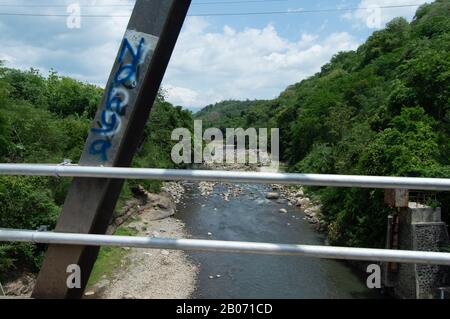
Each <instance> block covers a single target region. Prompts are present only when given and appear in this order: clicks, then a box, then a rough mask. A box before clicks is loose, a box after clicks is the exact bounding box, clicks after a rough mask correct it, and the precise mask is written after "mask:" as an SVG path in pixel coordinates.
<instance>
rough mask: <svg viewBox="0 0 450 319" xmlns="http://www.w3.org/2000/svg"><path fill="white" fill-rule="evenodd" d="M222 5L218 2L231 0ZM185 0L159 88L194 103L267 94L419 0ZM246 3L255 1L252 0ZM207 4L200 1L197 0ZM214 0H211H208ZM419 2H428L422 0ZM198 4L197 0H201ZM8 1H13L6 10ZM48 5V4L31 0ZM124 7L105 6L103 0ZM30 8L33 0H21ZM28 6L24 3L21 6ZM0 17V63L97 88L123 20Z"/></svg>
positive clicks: (124, 1)
mask: <svg viewBox="0 0 450 319" xmlns="http://www.w3.org/2000/svg"><path fill="white" fill-rule="evenodd" d="M237 1H240V2H241V3H227V4H224V3H222V2H237ZM245 1H252V0H193V4H192V6H191V9H190V11H189V14H190V15H191V16H190V17H188V18H187V20H186V22H185V25H184V27H183V30H182V33H181V35H180V38H179V41H178V43H177V46H176V48H175V52H174V54H173V57H172V60H171V62H170V64H169V67H168V70H167V73H166V76H165V78H164V81H163V87H164V89H165V91H166V96H167V98H168V100H169V101H170V102H172V103H174V104H177V105H182V106H184V107H186V108H190V109H193V110H195V109H198V108H200V107H202V106H205V105H207V104H210V103H215V102H218V101H221V100H225V99H270V98H274V97H276V96H277V95H278V94H279V93H280V92H281V91H283V90H284V89H285V88H286V87H287V86H288V85H290V84H293V83H296V82H298V81H300V80H302V79H304V78H306V77H308V76H310V75H312V74H314V73H315V72H317V71H319V70H320V67H321V66H322V65H323V64H324V63H326V62H327V61H329V59H330V58H331V57H332V56H333V55H334V54H336V53H337V52H339V51H343V50H352V49H356V48H357V47H358V45H360V44H361V43H363V42H364V41H365V39H367V37H368V36H369V35H370V34H371V33H372V32H374V31H376V30H377V29H379V28H382V27H383V26H384V25H385V23H386V22H388V21H390V20H391V19H392V18H394V17H396V16H404V17H405V18H407V19H408V20H410V19H411V18H412V17H413V15H414V12H415V10H416V9H417V8H416V7H397V8H382V7H386V6H398V5H411V4H422V3H425V2H426V1H425V0H338V1H321V0H317V1H312V0H278V1H277V0H272V1H261V0H259V2H245ZM253 1H255V0H253ZM206 2H208V3H209V4H204V3H206ZM212 2H221V3H220V4H211V3H212ZM428 2H429V1H428ZM74 3H79V5H80V8H81V13H82V14H84V15H86V14H87V15H89V14H100V13H101V14H108V15H109V14H111V15H128V14H129V13H130V12H131V8H132V6H127V5H128V4H132V3H133V1H131V0H111V1H106V0H80V1H75V0H66V1H61V0H59V1H56V0H15V1H12V0H0V13H2V12H7V13H12V12H14V13H38V14H41V13H45V14H65V13H67V6H69V5H71V4H74ZM202 3H203V4H202ZM8 4H14V5H15V6H13V7H8V6H7V5H8ZM42 4H45V5H52V4H57V5H58V7H40V6H39V5H42ZM112 4H113V5H117V4H120V5H124V6H111V5H112ZM30 5H33V6H34V7H29V6H30ZM27 6H28V7H27ZM346 8H360V9H359V10H354V11H340V12H336V11H334V12H312V13H311V12H304V13H291V14H270V15H245V16H207V17H203V16H202V17H199V16H196V15H199V14H205V13H233V12H236V13H242V12H267V11H293V10H294V11H295V10H297V11H298V10H306V11H309V10H324V9H346ZM80 22H81V24H80V28H69V27H68V24H67V18H65V17H23V16H10V17H7V16H1V14H0V34H1V37H2V42H3V45H2V47H1V48H0V60H4V61H5V64H6V65H7V66H10V67H16V68H21V69H29V68H30V67H34V68H38V69H40V70H41V71H42V72H43V74H46V73H47V72H48V71H49V70H50V69H55V70H57V71H58V72H59V73H60V74H62V75H67V76H72V77H74V78H77V79H79V80H81V81H85V82H89V83H94V84H97V85H99V86H104V85H105V82H106V79H107V78H108V75H109V72H110V69H111V66H112V64H113V61H114V58H115V56H116V53H117V49H118V46H119V44H120V41H121V39H122V37H123V34H124V31H125V27H126V24H127V19H126V18H86V17H81V20H80Z"/></svg>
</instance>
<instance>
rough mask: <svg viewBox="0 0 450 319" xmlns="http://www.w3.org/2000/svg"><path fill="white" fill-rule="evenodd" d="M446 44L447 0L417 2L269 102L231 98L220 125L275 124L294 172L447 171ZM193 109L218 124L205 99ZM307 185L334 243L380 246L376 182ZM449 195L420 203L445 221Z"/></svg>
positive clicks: (449, 102)
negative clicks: (412, 13) (409, 12)
mask: <svg viewBox="0 0 450 319" xmlns="http://www.w3.org/2000/svg"><path fill="white" fill-rule="evenodd" d="M449 52H450V1H448V0H438V1H436V2H434V3H432V4H426V5H423V6H422V7H420V8H419V9H418V11H417V12H416V17H415V18H414V20H413V21H412V22H411V23H408V22H407V21H406V20H405V19H403V18H397V19H394V20H393V21H391V22H390V23H389V24H388V25H387V26H386V28H385V29H383V30H380V31H376V32H374V33H373V35H372V36H370V37H369V39H368V40H367V41H366V42H365V43H364V44H363V45H361V46H360V47H359V48H358V49H357V50H356V51H351V52H341V53H339V54H337V55H336V56H334V57H333V58H332V59H331V61H330V62H329V63H328V64H326V65H324V66H323V67H322V70H321V71H320V72H319V73H317V74H315V75H314V76H312V77H310V78H308V79H306V80H304V81H301V82H300V83H297V84H295V85H292V86H290V87H289V88H287V90H286V91H284V92H283V93H282V94H281V95H280V96H279V97H278V98H277V99H275V100H272V101H256V102H253V103H250V105H248V104H249V102H242V104H239V103H238V102H236V101H232V103H231V105H237V106H236V109H237V110H238V114H237V115H236V116H235V118H234V119H230V118H228V119H227V122H226V123H225V124H226V125H227V126H228V127H239V126H245V127H278V128H280V134H281V141H280V144H281V145H280V151H281V154H282V159H283V160H284V161H286V162H287V163H288V164H289V168H290V170H291V171H294V172H304V173H307V172H308V173H330V174H359V175H385V176H427V177H447V178H448V177H450V91H449V88H450V56H449ZM224 104H225V105H226V104H227V102H224V103H222V104H219V106H220V105H224ZM229 113H230V112H229V111H228V110H227V114H229ZM211 114H214V117H212V116H210V115H211ZM199 115H200V116H199ZM196 116H199V117H201V118H207V119H209V120H210V125H211V126H218V127H222V125H223V124H224V123H223V120H222V116H221V109H220V108H217V107H214V106H213V107H211V106H210V107H208V108H207V109H205V110H204V111H202V112H200V113H198V115H197V114H196ZM213 118H217V119H218V120H217V121H214V120H212V119H213ZM313 191H314V193H315V194H316V195H317V196H318V197H319V198H320V200H321V202H322V204H323V214H324V219H325V220H326V221H327V223H328V225H329V226H328V232H329V237H330V239H331V241H332V242H333V244H339V245H350V246H382V245H383V243H384V239H385V237H384V231H385V228H386V227H385V225H386V216H387V214H388V209H387V207H386V206H385V205H384V204H383V191H382V190H378V191H376V190H370V189H368V190H364V189H342V188H340V189H336V188H323V189H313ZM432 198H434V197H432ZM449 203H450V200H449V198H448V196H446V195H444V194H437V202H436V201H435V200H434V201H433V203H429V204H431V205H441V206H442V208H443V212H444V216H445V218H446V219H447V222H448V221H449Z"/></svg>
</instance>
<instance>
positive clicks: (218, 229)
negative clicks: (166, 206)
mask: <svg viewBox="0 0 450 319" xmlns="http://www.w3.org/2000/svg"><path fill="white" fill-rule="evenodd" d="M197 186H198V185H197V184H196V183H193V184H188V189H187V192H186V196H185V197H184V200H183V201H182V202H181V203H180V204H179V209H178V211H179V213H178V214H177V216H178V218H180V219H181V220H182V221H183V222H184V223H185V224H186V227H187V230H188V232H189V233H190V234H191V235H192V237H193V238H199V239H217V240H236V241H255V242H258V241H259V242H271V243H286V244H312V245H322V244H323V242H324V238H323V236H322V235H320V234H318V233H317V232H315V231H314V230H313V228H312V227H311V226H310V225H309V224H308V223H307V222H306V221H304V220H303V215H302V213H301V212H300V210H299V209H297V208H294V207H289V206H288V205H287V203H283V204H280V203H277V202H276V201H271V200H267V199H266V198H265V195H266V192H267V191H270V189H271V188H270V187H269V186H265V185H234V184H233V185H226V184H217V185H215V186H214V190H213V192H212V193H211V194H210V195H209V196H202V195H201V193H200V191H199V189H198V187H197ZM230 187H232V188H235V189H236V187H237V188H240V189H241V190H242V193H241V194H239V195H237V196H230V197H229V201H225V200H224V199H223V197H222V196H221V194H223V193H224V192H226V191H227V189H229V188H230ZM281 208H285V209H287V210H288V213H287V214H282V213H280V212H279V210H280V209H281ZM208 233H210V234H208ZM189 255H190V257H191V258H192V259H193V260H194V262H195V263H196V264H198V265H199V268H200V273H199V278H198V286H197V289H196V292H195V295H194V298H378V297H379V295H378V293H377V292H375V291H373V290H370V289H368V288H367V287H366V285H365V282H364V279H363V278H362V276H361V274H356V273H355V272H354V271H353V270H352V269H351V268H349V267H348V266H346V265H345V264H344V263H342V262H339V261H333V260H324V259H311V258H304V257H296V256H262V255H246V254H229V253H189ZM217 275H218V276H217ZM210 276H213V278H212V279H211V278H210Z"/></svg>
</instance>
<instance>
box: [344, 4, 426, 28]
mask: <svg viewBox="0 0 450 319" xmlns="http://www.w3.org/2000/svg"><path fill="white" fill-rule="evenodd" d="M427 2H428V3H429V2H431V1H430V0H414V1H411V0H361V2H360V3H359V5H358V8H360V10H356V11H353V12H346V13H345V14H343V15H342V18H343V19H346V20H349V21H351V22H352V23H353V24H354V26H355V27H358V28H362V27H366V28H370V29H379V28H383V27H384V26H385V25H386V23H388V22H389V21H391V20H392V19H394V18H396V17H404V18H406V19H407V20H411V19H412V18H413V17H414V14H415V12H416V10H417V8H418V7H417V6H411V5H412V4H414V5H416V4H418V5H420V4H424V3H427ZM401 6H405V7H401ZM380 7H381V8H380ZM383 7H391V8H383Z"/></svg>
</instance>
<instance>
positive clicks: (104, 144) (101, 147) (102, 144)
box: [89, 140, 112, 161]
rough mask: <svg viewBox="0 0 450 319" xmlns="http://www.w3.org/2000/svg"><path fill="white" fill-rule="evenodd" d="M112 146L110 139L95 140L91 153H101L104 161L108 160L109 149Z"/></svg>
mask: <svg viewBox="0 0 450 319" xmlns="http://www.w3.org/2000/svg"><path fill="white" fill-rule="evenodd" d="M111 146H112V144H111V142H110V141H109V140H95V141H94V142H92V144H91V147H90V149H89V153H91V154H92V155H100V157H101V159H102V161H107V160H108V149H110V148H111Z"/></svg>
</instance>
